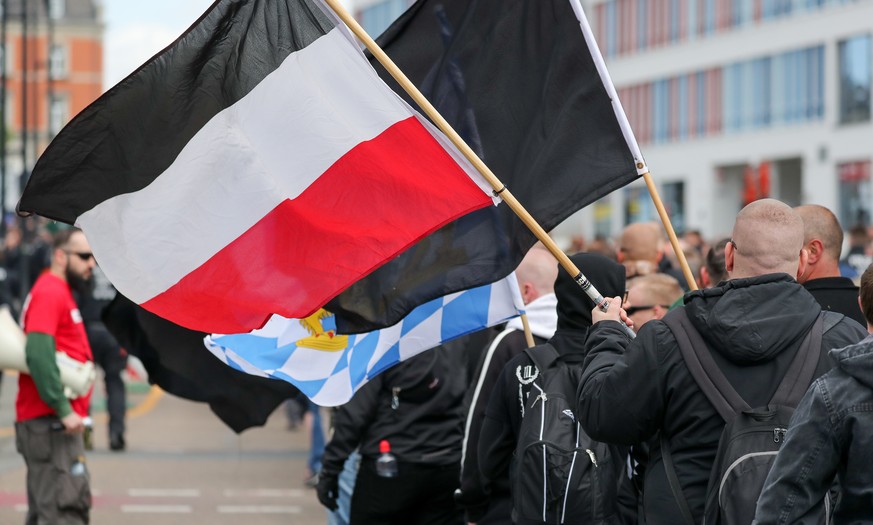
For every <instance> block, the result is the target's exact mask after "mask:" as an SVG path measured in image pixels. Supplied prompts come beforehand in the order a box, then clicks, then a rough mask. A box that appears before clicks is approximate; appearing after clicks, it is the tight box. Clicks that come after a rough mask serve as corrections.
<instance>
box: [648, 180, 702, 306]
mask: <svg viewBox="0 0 873 525" xmlns="http://www.w3.org/2000/svg"><path fill="white" fill-rule="evenodd" d="M643 179H644V180H645V181H646V187H647V188H648V189H649V195H651V196H652V202H654V203H655V208H656V209H657V210H658V215H659V216H660V217H661V223H662V224H663V225H664V229H665V230H667V237H669V238H670V244H671V245H672V246H673V252H674V253H676V258H677V259H678V260H679V266H681V267H682V274H683V275H685V280H686V281H688V288H689V289H690V290H697V280H696V279H695V278H694V274H692V273H691V267H690V266H688V260H687V259H686V258H685V252H683V251H682V247H681V246H679V239H678V238H677V237H676V231H675V230H674V229H673V223H672V222H670V216H669V215H667V209H666V208H664V202H663V201H661V196H660V195H659V194H658V188H657V187H656V186H655V181H654V179H653V178H652V174H651V173H649V172H648V171H647V172H645V173H643Z"/></svg>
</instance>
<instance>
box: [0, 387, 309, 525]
mask: <svg viewBox="0 0 873 525" xmlns="http://www.w3.org/2000/svg"><path fill="white" fill-rule="evenodd" d="M16 385H17V377H15V376H14V375H12V376H10V375H9V374H8V373H7V374H6V375H4V377H3V382H2V386H0V525H13V524H17V523H24V516H25V511H26V508H27V497H26V494H25V490H24V486H25V484H24V483H25V468H24V463H23V461H22V460H21V457H20V456H19V455H18V453H17V452H16V451H15V443H14V437H13V431H12V422H13V420H14V417H15V409H14V403H15V393H16V390H17V386H16ZM130 386H131V388H129V396H128V397H129V401H128V416H129V417H128V421H127V426H128V430H127V435H126V439H127V450H126V451H124V452H111V451H109V450H108V437H107V426H106V417H105V414H104V413H97V414H95V417H94V419H95V429H94V451H92V452H89V453H88V454H87V463H88V468H89V470H90V472H91V487H92V490H93V493H94V508H93V509H92V514H91V516H92V519H91V523H92V524H94V525H116V524H124V525H140V524H142V525H146V524H149V525H152V524H186V525H196V524H210V525H211V524H218V525H224V524H237V523H245V524H252V525H259V524H280V523H281V524H290V525H315V524H319V525H321V524H324V523H326V515H325V512H324V509H323V508H322V507H321V506H320V505H319V504H318V501H317V499H316V497H315V492H314V491H313V490H312V489H307V488H305V487H304V485H303V479H304V477H305V475H306V467H305V465H306V456H307V451H308V434H307V433H306V432H305V431H303V430H297V431H294V432H292V431H289V430H288V429H287V426H286V421H285V418H284V413H283V411H282V410H281V409H280V410H277V411H276V412H275V413H274V414H273V416H272V417H271V418H270V420H269V421H268V422H267V425H265V426H264V427H261V428H255V429H249V430H247V431H245V432H243V433H242V434H241V435H237V434H235V433H234V432H233V431H231V430H230V429H228V428H227V427H225V426H224V424H223V423H221V421H220V420H219V419H218V418H217V417H215V416H214V415H213V414H212V412H211V411H210V410H209V407H208V406H207V405H206V404H203V403H193V402H190V401H186V400H183V399H179V398H176V397H173V396H171V395H169V394H165V393H163V392H161V391H159V390H158V389H152V390H150V389H148V387H147V385H144V384H139V385H130ZM102 391H103V388H102V384H100V383H98V385H97V388H96V389H95V399H94V403H93V405H94V406H95V407H101V406H103V405H104V403H102V399H101V396H102Z"/></svg>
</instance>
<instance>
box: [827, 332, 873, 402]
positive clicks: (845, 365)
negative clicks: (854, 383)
mask: <svg viewBox="0 0 873 525" xmlns="http://www.w3.org/2000/svg"><path fill="white" fill-rule="evenodd" d="M830 355H831V358H833V360H834V361H836V363H837V367H839V368H840V369H841V370H843V371H844V372H845V373H847V374H849V375H850V376H852V377H854V378H855V379H857V380H858V381H859V382H860V383H861V384H863V385H864V386H866V387H867V388H870V389H873V335H868V336H867V337H866V338H864V340H863V341H861V342H860V343H858V344H854V345H849V346H847V347H845V348H836V349H834V350H831V351H830Z"/></svg>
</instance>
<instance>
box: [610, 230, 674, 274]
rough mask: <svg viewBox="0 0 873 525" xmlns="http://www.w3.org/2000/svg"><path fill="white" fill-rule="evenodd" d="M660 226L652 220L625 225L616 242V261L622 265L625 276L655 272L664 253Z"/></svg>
mask: <svg viewBox="0 0 873 525" xmlns="http://www.w3.org/2000/svg"><path fill="white" fill-rule="evenodd" d="M662 242H663V239H662V237H661V227H660V226H658V224H657V223H654V222H636V223H633V224H628V225H627V226H625V228H624V230H622V232H621V236H620V237H619V242H618V251H617V256H618V262H620V263H621V264H623V265H624V267H625V271H626V272H627V278H628V279H631V278H633V277H636V276H638V275H648V274H650V273H657V272H658V271H659V270H660V269H659V263H660V262H661V258H662V257H663V255H664V252H663V250H662Z"/></svg>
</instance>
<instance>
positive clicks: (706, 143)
mask: <svg viewBox="0 0 873 525" xmlns="http://www.w3.org/2000/svg"><path fill="white" fill-rule="evenodd" d="M582 1H583V5H584V7H585V11H586V13H587V16H588V19H589V22H590V24H591V26H592V28H593V29H594V32H595V36H596V38H597V40H598V43H599V45H600V48H601V51H602V53H603V55H604V57H605V59H606V63H607V66H608V68H609V72H610V75H611V77H612V79H613V82H614V84H615V86H616V88H617V89H618V93H619V98H620V99H621V101H622V104H623V106H624V108H625V112H626V113H627V115H628V118H629V120H630V122H631V126H632V128H633V130H634V133H635V135H636V137H637V140H638V142H639V143H640V147H641V149H642V151H643V155H644V156H645V157H646V161H647V163H648V165H649V168H650V170H651V172H652V175H653V177H654V179H655V181H656V183H657V185H658V188H659V192H660V193H661V197H662V199H663V201H664V203H665V205H666V207H667V209H668V212H669V214H670V216H671V220H672V221H673V224H674V227H675V228H676V230H677V231H679V232H681V231H684V230H688V229H697V230H700V231H701V232H702V233H703V234H704V236H706V237H708V238H715V237H717V236H721V235H723V234H727V233H729V232H730V228H731V226H732V224H733V219H734V216H735V215H736V212H737V211H739V210H740V208H742V206H743V205H744V204H746V203H747V202H749V201H751V200H754V199H756V198H760V197H765V196H770V197H774V198H778V199H780V200H783V201H785V202H787V203H789V204H791V205H797V204H807V203H815V204H821V205H824V206H827V207H828V208H830V209H832V210H833V211H834V212H835V213H836V214H837V216H838V217H839V218H840V221H841V223H842V224H843V227H844V229H848V228H849V227H851V226H853V225H855V224H865V225H869V224H871V223H873V182H871V160H873V122H871V84H873V79H871V71H873V44H871V35H873V0H582ZM411 3H412V1H411V0H356V1H355V2H353V11H354V13H355V15H356V17H357V18H358V19H359V20H360V21H361V22H362V25H364V27H365V29H367V30H368V31H369V32H370V33H371V34H372V35H378V34H379V33H381V32H382V31H383V30H384V29H385V28H386V27H387V26H388V25H389V24H390V22H391V21H392V20H393V19H394V18H396V17H397V16H399V15H400V14H401V13H402V12H403V11H404V10H405V9H406V8H407V7H408V6H409V5H410V4H411ZM645 220H657V214H656V212H655V208H654V205H653V204H652V200H651V198H650V197H649V194H648V191H647V190H646V188H645V185H644V184H643V182H642V180H640V181H639V182H637V183H634V184H632V185H630V186H628V187H626V188H623V189H622V190H619V191H617V192H615V193H613V194H612V195H610V196H608V197H606V198H604V199H601V201H599V202H597V203H595V204H593V205H591V206H589V207H588V208H586V209H584V210H582V211H581V212H579V213H577V214H576V215H574V216H573V217H572V218H571V219H569V220H568V221H566V222H565V223H564V224H562V225H561V226H559V227H558V228H557V229H556V231H555V232H554V234H555V236H556V237H557V238H559V239H568V238H569V237H570V236H573V235H578V234H583V235H584V236H585V237H586V238H588V239H591V238H593V237H595V236H597V235H602V236H607V237H611V236H615V235H616V234H617V233H618V232H620V231H621V229H622V228H623V227H624V226H625V225H626V224H628V223H630V222H636V221H645Z"/></svg>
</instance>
